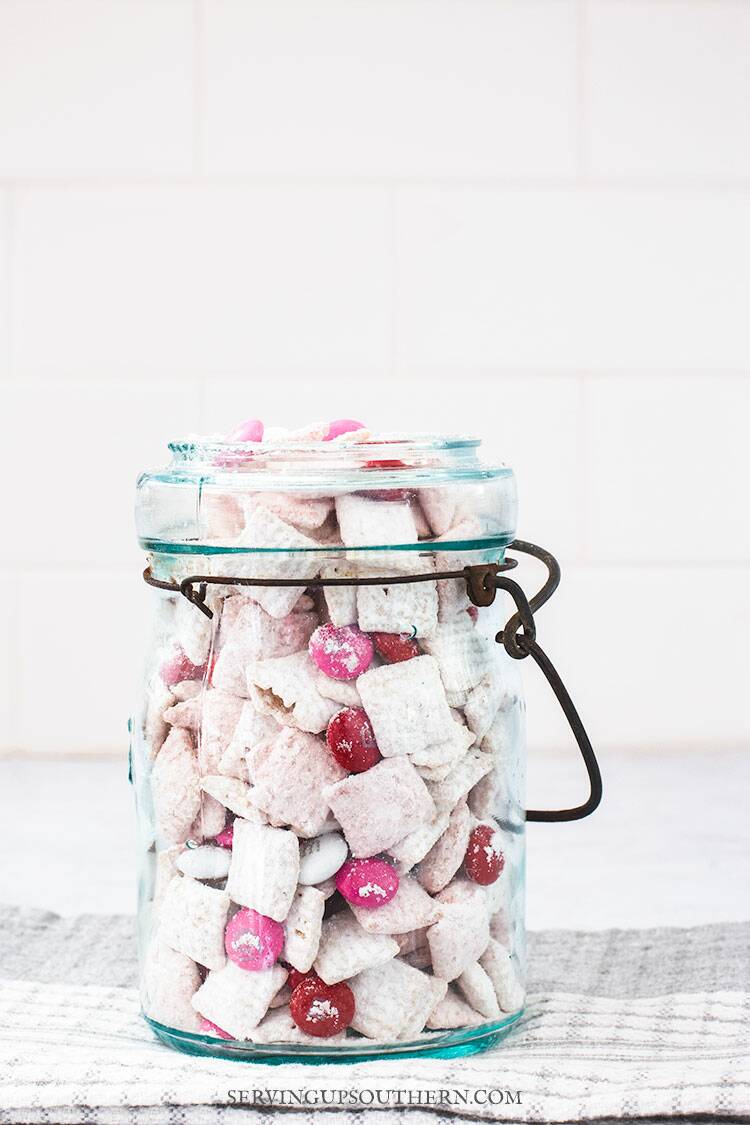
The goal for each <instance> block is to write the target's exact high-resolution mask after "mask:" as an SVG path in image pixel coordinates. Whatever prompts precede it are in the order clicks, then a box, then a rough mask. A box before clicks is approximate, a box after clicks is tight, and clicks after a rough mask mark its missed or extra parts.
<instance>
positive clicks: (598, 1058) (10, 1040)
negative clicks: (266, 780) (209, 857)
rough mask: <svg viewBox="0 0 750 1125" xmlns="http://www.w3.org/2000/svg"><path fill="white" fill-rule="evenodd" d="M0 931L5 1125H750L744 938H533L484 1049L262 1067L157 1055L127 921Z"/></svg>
mask: <svg viewBox="0 0 750 1125" xmlns="http://www.w3.org/2000/svg"><path fill="white" fill-rule="evenodd" d="M0 917H1V918H2V922H1V924H0V966H2V973H3V976H4V978H5V979H4V980H3V983H2V990H1V992H0V1122H7V1123H11V1122H12V1123H18V1122H23V1123H27V1125H34V1123H36V1122H45V1123H50V1125H52V1123H57V1125H68V1123H74V1125H79V1123H81V1122H87V1123H88V1122H90V1123H92V1125H109V1123H112V1125H125V1123H134V1125H152V1123H153V1125H215V1123H218V1125H229V1123H231V1125H251V1123H252V1125H254V1123H255V1122H261V1121H262V1122H268V1121H269V1120H270V1119H271V1118H272V1117H273V1118H275V1119H276V1120H279V1119H280V1120H282V1121H283V1122H285V1123H286V1125H302V1123H303V1122H304V1123H305V1125H309V1123H311V1122H312V1121H313V1120H314V1121H315V1123H316V1125H332V1123H333V1125H350V1123H351V1122H357V1123H358V1125H364V1123H365V1120H366V1119H367V1121H369V1122H373V1116H372V1115H373V1113H374V1112H375V1111H377V1110H381V1111H383V1112H382V1114H381V1116H380V1117H379V1118H376V1119H375V1120H380V1121H382V1122H383V1123H384V1125H385V1122H386V1121H387V1122H389V1123H390V1122H392V1121H394V1122H399V1123H402V1125H438V1123H439V1122H452V1123H453V1125H456V1122H457V1117H458V1118H459V1119H460V1118H461V1117H464V1118H469V1119H472V1120H474V1121H478V1120H482V1121H507V1122H532V1121H536V1122H569V1121H597V1122H600V1123H601V1125H604V1123H605V1122H606V1123H609V1122H613V1121H623V1120H638V1121H639V1122H642V1123H644V1125H645V1123H646V1122H650V1121H653V1120H655V1119H659V1120H662V1121H663V1120H664V1119H676V1118H679V1119H680V1120H682V1121H688V1120H691V1119H696V1118H698V1117H700V1118H702V1119H703V1120H704V1121H705V1120H710V1121H712V1122H713V1121H725V1120H726V1121H737V1120H741V1119H743V1118H744V1119H748V1117H750V924H733V925H721V926H702V927H699V928H696V929H691V930H678V929H674V930H670V929H663V930H641V931H622V930H610V931H604V932H598V933H571V932H547V933H542V934H536V935H532V937H531V941H530V968H531V972H530V987H529V1001H528V1007H527V1011H526V1014H525V1015H524V1017H523V1019H522V1021H521V1022H520V1023H519V1025H518V1027H517V1029H516V1030H515V1031H514V1032H513V1033H512V1034H511V1035H510V1036H509V1038H508V1039H506V1040H505V1042H504V1043H503V1044H501V1045H500V1046H499V1047H498V1048H496V1049H495V1050H493V1051H489V1052H486V1053H485V1054H481V1055H477V1056H474V1057H472V1058H467V1059H460V1060H439V1059H436V1060H432V1059H424V1060H415V1059H410V1060H402V1061H399V1060H396V1059H394V1060H383V1061H378V1062H371V1063H359V1064H353V1065H350V1066H346V1067H342V1066H316V1067H313V1066H302V1065H296V1064H288V1065H284V1066H282V1067H272V1066H268V1065H266V1064H252V1065H243V1064H241V1063H233V1062H223V1061H221V1060H215V1059H201V1058H190V1057H188V1056H184V1055H181V1054H179V1053H177V1052H174V1051H171V1050H169V1049H168V1048H167V1047H164V1046H162V1045H161V1044H159V1043H157V1042H156V1041H155V1040H154V1038H153V1036H152V1035H151V1033H150V1031H149V1030H148V1028H147V1027H146V1025H145V1024H144V1023H143V1021H142V1020H141V1019H140V1016H139V1014H138V1000H137V995H136V991H135V988H134V981H135V962H134V942H133V921H132V919H130V918H122V917H105V916H87V917H82V918H76V919H61V918H58V917H57V916H55V915H53V914H49V913H45V912H42V911H21V910H14V909H8V910H5V911H4V912H3V913H2V915H0ZM243 1091H244V1092H245V1094H244V1095H243ZM241 1098H242V1099H243V1100H244V1101H245V1103H246V1104H243V1106H242V1108H239V1107H238V1104H237V1103H238V1102H239V1101H240V1099H241ZM272 1099H273V1106H274V1108H266V1107H267V1105H268V1104H269V1103H271V1100H272ZM407 1103H408V1104H407ZM363 1105H364V1106H366V1107H367V1108H366V1109H364V1110H363V1109H362V1108H361V1107H362V1106H363ZM333 1107H335V1108H333ZM240 1114H241V1116H240ZM366 1115H369V1117H368V1116H366Z"/></svg>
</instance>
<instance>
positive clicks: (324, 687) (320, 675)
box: [315, 668, 362, 707]
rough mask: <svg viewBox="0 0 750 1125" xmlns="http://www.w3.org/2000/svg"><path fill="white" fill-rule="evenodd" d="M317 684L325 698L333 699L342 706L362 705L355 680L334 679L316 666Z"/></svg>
mask: <svg viewBox="0 0 750 1125" xmlns="http://www.w3.org/2000/svg"><path fill="white" fill-rule="evenodd" d="M315 686H316V688H317V689H318V691H319V692H320V694H321V695H322V696H323V698H324V699H331V700H332V701H333V702H334V703H338V704H339V706H340V707H360V706H361V704H362V701H361V700H360V698H359V692H358V691H357V684H356V682H355V681H353V680H332V679H331V677H330V676H326V674H325V672H321V670H320V668H316V669H315Z"/></svg>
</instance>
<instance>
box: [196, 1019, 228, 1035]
mask: <svg viewBox="0 0 750 1125" xmlns="http://www.w3.org/2000/svg"><path fill="white" fill-rule="evenodd" d="M200 1024H201V1031H205V1032H206V1033H207V1034H208V1035H218V1037H219V1039H231V1038H232V1036H231V1035H230V1034H229V1032H228V1031H224V1030H223V1029H222V1028H221V1027H218V1026H217V1024H215V1023H211V1020H207V1019H205V1018H204V1017H203V1016H201V1019H200Z"/></svg>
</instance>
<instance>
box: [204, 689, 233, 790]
mask: <svg viewBox="0 0 750 1125" xmlns="http://www.w3.org/2000/svg"><path fill="white" fill-rule="evenodd" d="M202 698H203V708H202V711H201V729H200V738H199V741H198V762H199V765H200V767H201V771H202V772H203V773H218V770H219V762H220V761H221V758H222V755H223V754H224V752H225V751H226V749H227V747H228V746H229V744H230V742H231V741H232V736H233V734H234V731H235V728H236V727H237V723H238V722H239V718H240V715H241V713H242V705H243V700H242V699H239V698H238V697H237V696H235V695H229V693H228V692H225V691H216V690H212V691H206V692H204V694H203V697H202Z"/></svg>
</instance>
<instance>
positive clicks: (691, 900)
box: [0, 747, 750, 929]
mask: <svg viewBox="0 0 750 1125" xmlns="http://www.w3.org/2000/svg"><path fill="white" fill-rule="evenodd" d="M602 771H603V774H604V780H605V799H604V802H603V803H602V806H601V808H600V809H599V811H598V812H597V813H595V814H594V816H592V817H591V818H590V819H589V820H585V821H582V822H580V823H576V824H559V825H556V824H530V825H529V828H528V834H527V838H528V909H527V919H528V925H529V928H531V929H546V928H566V929H568V928H571V929H573V928H579V929H600V928H607V927H610V926H618V927H626V928H632V927H644V926H664V925H671V926H691V925H696V924H699V923H703V922H722V921H742V920H750V879H748V870H747V861H748V856H749V855H750V817H748V814H747V804H748V796H750V748H747V749H745V750H737V751H730V750H715V751H713V750H712V751H708V750H685V751H681V752H678V751H674V750H672V751H665V752H656V751H654V752H649V751H645V750H644V751H639V752H632V751H631V752H628V753H619V754H615V753H610V754H607V755H605V756H604V758H603V761H602ZM529 772H530V778H529V804H530V805H533V806H534V807H539V806H541V805H555V804H556V805H558V806H560V805H564V804H577V803H578V802H579V801H580V800H581V799H582V798H583V795H584V793H585V785H586V781H585V776H584V775H583V767H582V766H581V764H580V761H577V760H576V757H575V751H574V750H572V749H571V748H569V747H565V748H564V749H561V750H560V752H559V753H557V754H555V755H550V754H540V755H535V756H533V758H532V762H531V766H530V771H529ZM0 846H1V847H2V852H1V854H2V859H3V862H2V863H0V902H6V903H17V904H22V905H26V906H38V907H44V908H46V909H49V910H54V911H57V912H59V913H62V914H74V913H81V912H92V911H93V912H104V913H125V912H131V911H133V910H134V909H135V879H134V871H135V831H134V812H133V803H132V793H131V789H130V786H129V785H128V783H127V767H126V763H125V761H124V760H122V759H117V760H115V759H98V760H95V759H84V760H70V759H57V760H55V759H45V760H39V759H21V758H9V759H3V760H0Z"/></svg>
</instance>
